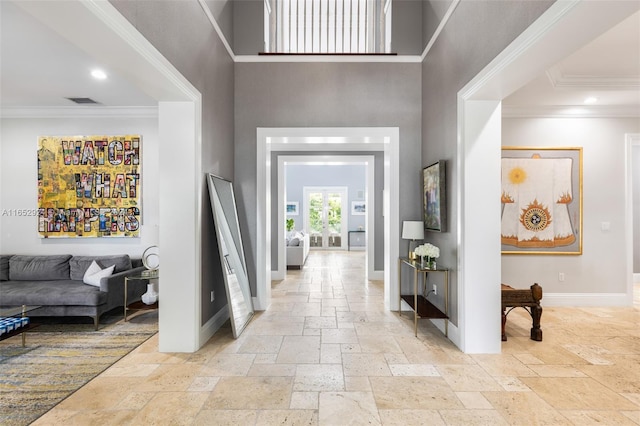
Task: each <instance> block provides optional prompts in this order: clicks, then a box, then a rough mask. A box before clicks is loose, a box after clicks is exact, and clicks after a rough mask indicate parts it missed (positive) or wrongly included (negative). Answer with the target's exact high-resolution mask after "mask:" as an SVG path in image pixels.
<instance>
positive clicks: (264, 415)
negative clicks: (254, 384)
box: [256, 410, 318, 426]
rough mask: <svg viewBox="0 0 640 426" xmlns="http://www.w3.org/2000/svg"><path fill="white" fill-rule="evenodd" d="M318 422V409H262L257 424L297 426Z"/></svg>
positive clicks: (311, 425) (312, 424) (261, 425)
mask: <svg viewBox="0 0 640 426" xmlns="http://www.w3.org/2000/svg"><path fill="white" fill-rule="evenodd" d="M317 424H318V412H317V411H316V410H261V411H259V412H258V419H257V420H256V426H272V425H283V426H297V425H309V426H315V425H317Z"/></svg>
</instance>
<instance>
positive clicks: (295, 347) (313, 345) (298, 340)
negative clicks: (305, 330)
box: [276, 336, 320, 364]
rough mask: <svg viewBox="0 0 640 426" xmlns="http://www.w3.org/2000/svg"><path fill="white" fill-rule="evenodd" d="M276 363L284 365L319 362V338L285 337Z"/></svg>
mask: <svg viewBox="0 0 640 426" xmlns="http://www.w3.org/2000/svg"><path fill="white" fill-rule="evenodd" d="M276 362H278V363H284V364H296V363H311V364H314V363H318V362H320V337H317V336H285V337H284V340H283V342H282V347H281V348H280V352H279V353H278V358H277V361H276Z"/></svg>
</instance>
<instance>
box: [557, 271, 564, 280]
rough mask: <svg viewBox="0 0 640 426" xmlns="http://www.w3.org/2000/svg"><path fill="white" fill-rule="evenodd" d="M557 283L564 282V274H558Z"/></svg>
mask: <svg viewBox="0 0 640 426" xmlns="http://www.w3.org/2000/svg"><path fill="white" fill-rule="evenodd" d="M558 281H564V272H558Z"/></svg>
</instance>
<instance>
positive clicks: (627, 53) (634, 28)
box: [503, 12, 640, 112]
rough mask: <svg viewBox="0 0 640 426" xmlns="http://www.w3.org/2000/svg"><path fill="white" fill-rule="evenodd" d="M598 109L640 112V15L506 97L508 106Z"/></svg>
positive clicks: (623, 22)
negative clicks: (589, 101) (590, 105)
mask: <svg viewBox="0 0 640 426" xmlns="http://www.w3.org/2000/svg"><path fill="white" fill-rule="evenodd" d="M587 97H595V98H597V103H596V104H595V105H598V106H615V107H626V108H628V109H633V108H636V111H637V112H640V110H638V108H640V12H637V13H635V14H633V15H631V16H629V17H628V18H627V19H625V20H624V21H622V22H621V23H619V24H618V25H616V26H615V27H613V28H612V29H610V30H609V31H607V32H606V33H604V34H602V35H601V36H600V37H598V38H597V39H595V40H593V41H592V42H590V43H588V44H587V45H586V46H584V47H582V48H581V49H579V50H578V51H576V52H575V53H573V54H572V55H569V56H568V57H567V58H565V59H564V60H562V61H560V62H559V63H557V64H556V65H555V66H553V67H552V68H550V69H548V70H547V71H546V72H545V73H544V74H542V75H540V76H539V77H538V78H536V79H534V80H533V81H531V82H530V83H529V84H527V85H526V86H524V87H523V88H521V89H520V90H518V91H517V92H515V93H513V94H512V95H511V96H509V97H507V98H506V99H505V100H504V101H503V104H504V105H506V106H522V105H539V106H552V105H555V106H581V105H584V100H585V99H586V98H587Z"/></svg>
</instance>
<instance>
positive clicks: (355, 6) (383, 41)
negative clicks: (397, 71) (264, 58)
mask: <svg viewBox="0 0 640 426" xmlns="http://www.w3.org/2000/svg"><path fill="white" fill-rule="evenodd" d="M390 1H391V0H265V14H267V15H268V19H265V23H268V28H269V29H268V31H266V32H265V37H266V38H267V40H266V43H265V48H266V50H267V52H268V53H321V54H331V53H334V54H343V53H388V51H389V46H390V40H388V37H389V36H388V34H389V32H388V31H386V26H388V25H390V22H391V19H390V15H391V8H390V7H389V5H390Z"/></svg>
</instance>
